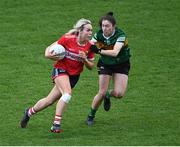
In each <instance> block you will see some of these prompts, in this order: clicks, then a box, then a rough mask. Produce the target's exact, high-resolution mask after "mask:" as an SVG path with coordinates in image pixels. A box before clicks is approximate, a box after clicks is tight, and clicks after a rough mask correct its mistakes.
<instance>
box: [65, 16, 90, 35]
mask: <svg viewBox="0 0 180 147" xmlns="http://www.w3.org/2000/svg"><path fill="white" fill-rule="evenodd" d="M87 24H91V21H90V20H88V19H84V18H81V19H79V20H78V21H77V23H76V24H75V25H74V26H73V29H71V30H69V31H68V33H67V34H74V35H78V34H79V31H81V30H83V28H84V25H87Z"/></svg>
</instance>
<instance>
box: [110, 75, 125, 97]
mask: <svg viewBox="0 0 180 147" xmlns="http://www.w3.org/2000/svg"><path fill="white" fill-rule="evenodd" d="M113 83H114V91H116V92H118V93H121V94H122V95H124V94H125V91H126V88H127V84H128V76H127V75H126V74H120V73H115V74H113Z"/></svg>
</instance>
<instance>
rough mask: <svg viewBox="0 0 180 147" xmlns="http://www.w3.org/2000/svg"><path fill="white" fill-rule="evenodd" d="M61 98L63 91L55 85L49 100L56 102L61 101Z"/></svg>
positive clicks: (48, 97)
mask: <svg viewBox="0 0 180 147" xmlns="http://www.w3.org/2000/svg"><path fill="white" fill-rule="evenodd" d="M60 97H61V91H60V90H59V89H58V87H57V86H56V85H54V87H53V88H52V90H51V91H50V93H49V94H48V96H47V99H49V100H51V101H53V102H54V101H56V100H57V99H59V98H60Z"/></svg>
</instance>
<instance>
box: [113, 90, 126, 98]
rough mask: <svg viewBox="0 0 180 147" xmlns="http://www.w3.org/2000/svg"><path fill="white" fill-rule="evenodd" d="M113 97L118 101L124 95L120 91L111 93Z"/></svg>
mask: <svg viewBox="0 0 180 147" xmlns="http://www.w3.org/2000/svg"><path fill="white" fill-rule="evenodd" d="M113 96H114V97H115V98H117V99H120V98H122V97H123V96H124V93H123V92H121V91H113Z"/></svg>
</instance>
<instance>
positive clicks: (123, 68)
mask: <svg viewBox="0 0 180 147" xmlns="http://www.w3.org/2000/svg"><path fill="white" fill-rule="evenodd" d="M97 69H98V74H99V75H100V74H105V75H110V76H112V74H113V73H121V74H125V75H128V74H129V70H130V61H129V60H128V61H126V62H123V63H121V64H117V65H105V64H103V63H102V61H101V60H99V61H98V64H97Z"/></svg>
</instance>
